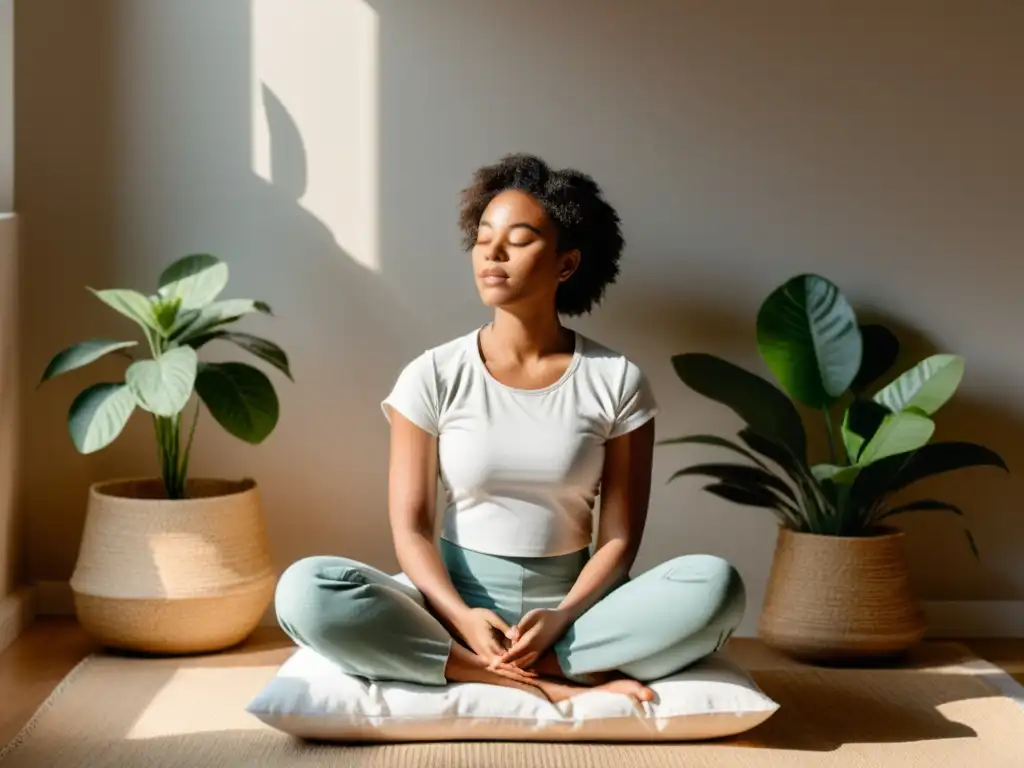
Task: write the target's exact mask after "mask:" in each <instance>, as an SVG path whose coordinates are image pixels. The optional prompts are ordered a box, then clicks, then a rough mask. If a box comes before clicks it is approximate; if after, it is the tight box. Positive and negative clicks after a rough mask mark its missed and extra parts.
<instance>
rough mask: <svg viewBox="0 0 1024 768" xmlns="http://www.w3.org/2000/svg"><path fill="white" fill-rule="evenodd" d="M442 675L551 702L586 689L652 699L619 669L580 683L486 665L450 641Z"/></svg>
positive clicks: (570, 696) (602, 673) (650, 695)
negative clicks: (585, 682)
mask: <svg viewBox="0 0 1024 768" xmlns="http://www.w3.org/2000/svg"><path fill="white" fill-rule="evenodd" d="M444 675H445V677H446V678H447V679H448V680H450V681H452V682H460V683H489V684H491V685H500V686H504V687H506V688H518V689H519V690H521V691H526V692H527V693H532V694H534V695H539V696H543V697H544V698H546V699H547V700H548V701H550V702H552V703H557V702H559V701H565V700H566V699H571V698H572V697H574V696H579V695H580V694H582V693H587V692H588V691H607V692H609V693H619V694H622V695H624V696H630V697H632V698H634V699H636V700H637V701H652V700H653V699H654V691H652V690H651V689H650V688H648V687H647V686H646V685H644V684H643V683H641V682H639V681H637V680H633V679H631V678H628V677H626V676H625V675H622V674H620V673H615V672H598V673H594V674H593V675H592V676H591V678H592V679H593V680H594V681H595V683H597V684H595V685H584V684H580V683H575V682H571V681H569V680H566V679H565V678H564V677H561V676H559V677H547V676H542V675H541V674H539V672H538V671H534V670H533V669H527V670H523V669H519V668H518V667H516V666H513V665H512V664H500V665H498V666H497V667H495V668H490V667H488V666H487V662H486V661H485V660H484V659H482V658H481V657H480V656H477V655H476V654H475V653H473V652H472V651H471V650H469V649H468V648H465V647H463V646H462V645H460V644H459V643H453V644H452V650H451V653H450V654H449V656H448V664H447V665H446V666H445V670H444Z"/></svg>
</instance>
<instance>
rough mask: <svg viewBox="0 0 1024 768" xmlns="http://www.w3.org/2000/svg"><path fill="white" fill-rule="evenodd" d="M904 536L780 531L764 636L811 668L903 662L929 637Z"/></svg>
mask: <svg viewBox="0 0 1024 768" xmlns="http://www.w3.org/2000/svg"><path fill="white" fill-rule="evenodd" d="M903 541H904V536H903V533H902V532H901V531H897V530H894V529H887V530H886V531H885V532H883V533H882V534H880V535H878V536H867V537H843V536H821V535H816V534H808V533H796V532H794V531H791V530H788V529H786V528H780V529H779V536H778V540H777V542H776V547H775V557H774V560H773V562H772V569H771V574H770V576H769V579H768V587H767V591H766V594H765V602H764V610H763V612H762V613H761V617H760V620H759V625H758V633H759V634H760V636H761V639H762V640H764V642H765V643H766V644H767V645H769V646H771V647H773V648H776V649H778V650H780V651H782V652H784V653H786V654H788V655H790V656H793V657H796V658H799V659H804V660H807V661H811V662H825V663H828V662H832V663H845V662H851V661H857V660H863V659H876V658H879V657H886V656H895V655H899V654H901V653H903V652H905V651H907V650H909V649H910V648H912V647H914V646H915V645H917V643H918V642H920V640H921V638H922V637H923V636H924V633H925V629H926V624H925V619H924V614H923V612H922V611H921V608H920V605H919V603H918V602H917V600H916V598H915V596H914V593H913V589H912V587H911V582H910V574H909V572H908V568H907V560H906V556H905V554H904V549H903Z"/></svg>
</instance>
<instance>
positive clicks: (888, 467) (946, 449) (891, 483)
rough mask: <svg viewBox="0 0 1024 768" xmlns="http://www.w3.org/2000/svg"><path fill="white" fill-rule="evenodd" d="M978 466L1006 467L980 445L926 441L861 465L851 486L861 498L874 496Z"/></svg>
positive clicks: (876, 497) (879, 497) (877, 497)
mask: <svg viewBox="0 0 1024 768" xmlns="http://www.w3.org/2000/svg"><path fill="white" fill-rule="evenodd" d="M982 466H988V467H997V468H999V469H1002V470H1004V471H1005V472H1009V471H1010V470H1009V468H1008V467H1007V466H1006V462H1005V461H1003V459H1002V457H1001V456H1000V455H999V454H998V453H996V452H995V451H993V450H991V449H989V448H986V447H984V446H982V445H976V444H975V443H968V442H959V441H952V442H941V443H928V444H927V445H923V446H921V447H920V448H919V449H917V450H916V451H913V452H911V453H907V454H899V455H896V456H889V457H887V458H884V459H882V460H880V461H876V462H874V463H872V464H870V465H869V466H866V467H864V469H863V470H862V471H861V473H860V475H859V476H858V477H857V480H856V481H855V482H854V484H853V490H854V494H855V495H857V496H858V497H860V498H862V499H865V500H877V499H881V498H883V497H884V496H886V495H887V494H890V493H895V492H896V491H899V490H901V489H903V488H906V487H907V486H909V485H911V484H912V483H915V482H917V481H919V480H923V479H925V478H927V477H932V476H934V475H941V474H944V473H946V472H953V471H955V470H958V469H967V468H969V467H982Z"/></svg>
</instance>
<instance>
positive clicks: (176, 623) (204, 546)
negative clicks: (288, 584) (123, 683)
mask: <svg viewBox="0 0 1024 768" xmlns="http://www.w3.org/2000/svg"><path fill="white" fill-rule="evenodd" d="M275 584H276V574H275V571H274V567H273V563H272V560H271V555H270V546H269V541H268V537H267V531H266V525H265V521H264V517H263V512H262V509H261V505H260V496H259V490H258V488H257V486H256V483H255V482H254V481H252V480H242V481H230V480H218V479H198V478H197V479H194V480H190V481H189V482H188V485H187V489H186V498H185V499H175V500H169V499H167V498H166V497H165V495H164V491H163V486H162V484H161V482H160V480H158V479H142V480H118V481H111V482H105V483H97V484H95V485H93V486H92V487H91V488H90V489H89V502H88V510H87V516H86V521H85V529H84V531H83V534H82V543H81V547H80V549H79V554H78V561H77V564H76V566H75V571H74V575H73V576H72V578H71V589H72V592H73V593H74V600H75V610H76V613H77V616H78V620H79V622H80V623H81V625H82V627H83V628H84V629H85V631H86V632H87V633H88V634H90V635H91V636H92V637H94V638H95V639H97V640H98V641H99V642H101V643H103V644H104V645H106V646H110V647H114V648H121V649H125V650H132V651H142V652H148V653H161V654H184V653H202V652H210V651H218V650H222V649H224V648H228V647H230V646H233V645H236V644H238V643H240V642H241V641H242V640H244V639H245V638H246V637H248V636H249V635H250V634H251V633H252V631H253V630H254V629H255V628H256V625H257V624H258V623H259V621H260V618H261V617H262V616H263V614H264V612H265V611H266V609H267V606H268V605H269V604H270V601H271V599H272V598H273V593H274V586H275Z"/></svg>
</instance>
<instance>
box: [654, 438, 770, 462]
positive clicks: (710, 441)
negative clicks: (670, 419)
mask: <svg viewBox="0 0 1024 768" xmlns="http://www.w3.org/2000/svg"><path fill="white" fill-rule="evenodd" d="M686 444H691V445H713V446H717V447H719V448H727V449H729V450H732V451H735V452H736V453H738V454H740V455H741V456H746V457H747V458H748V459H750V460H751V461H752V462H754V463H755V464H757V466H759V467H761V469H764V470H767V469H768V467H767V466H766V465H765V463H764V462H763V461H761V460H760V459H759V458H757V456H755V455H754V454H753V453H751V452H750V451H748V450H746V449H745V448H742V447H740V446H738V445H736V443H733V442H731V441H729V440H726V439H725V438H723V437H718V436H717V435H690V436H688V437H673V438H669V439H668V440H659V441H658V445H686Z"/></svg>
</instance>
